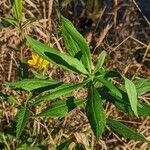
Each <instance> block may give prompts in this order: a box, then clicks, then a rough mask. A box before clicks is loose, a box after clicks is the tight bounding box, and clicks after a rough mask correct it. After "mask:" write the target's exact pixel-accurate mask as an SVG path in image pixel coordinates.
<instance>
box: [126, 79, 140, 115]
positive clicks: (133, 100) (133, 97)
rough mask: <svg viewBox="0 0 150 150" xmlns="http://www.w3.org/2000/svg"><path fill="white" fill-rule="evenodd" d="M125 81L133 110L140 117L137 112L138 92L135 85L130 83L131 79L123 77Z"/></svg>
mask: <svg viewBox="0 0 150 150" xmlns="http://www.w3.org/2000/svg"><path fill="white" fill-rule="evenodd" d="M123 78H124V80H125V89H126V92H127V95H128V97H129V101H130V105H131V108H132V110H133V112H134V114H135V115H136V116H137V117H138V112H137V106H138V99H137V91H136V87H135V85H134V83H133V82H132V81H130V80H129V79H127V78H125V77H123Z"/></svg>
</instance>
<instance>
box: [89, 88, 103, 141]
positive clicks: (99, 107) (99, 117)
mask: <svg viewBox="0 0 150 150" xmlns="http://www.w3.org/2000/svg"><path fill="white" fill-rule="evenodd" d="M86 113H87V117H88V120H89V123H90V125H91V128H92V130H93V132H94V134H95V136H96V138H97V140H98V139H99V138H100V137H101V136H102V133H103V132H104V129H105V124H106V116H105V111H104V108H103V103H102V99H101V97H100V95H99V93H98V91H97V90H96V89H95V88H94V87H93V86H91V87H90V88H89V93H88V100H87V105H86Z"/></svg>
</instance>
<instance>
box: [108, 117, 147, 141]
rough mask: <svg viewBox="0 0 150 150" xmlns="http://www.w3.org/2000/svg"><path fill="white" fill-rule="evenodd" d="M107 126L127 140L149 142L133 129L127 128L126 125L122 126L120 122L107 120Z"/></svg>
mask: <svg viewBox="0 0 150 150" xmlns="http://www.w3.org/2000/svg"><path fill="white" fill-rule="evenodd" d="M107 125H108V126H109V127H110V128H111V129H112V130H113V131H115V132H116V133H117V134H119V135H121V136H123V137H125V138H127V139H130V140H135V141H142V142H147V140H146V139H145V138H144V137H143V136H142V135H141V134H139V133H137V132H135V131H133V130H132V129H131V128H129V127H127V126H126V125H124V124H122V123H121V122H119V121H116V120H113V119H111V118H107Z"/></svg>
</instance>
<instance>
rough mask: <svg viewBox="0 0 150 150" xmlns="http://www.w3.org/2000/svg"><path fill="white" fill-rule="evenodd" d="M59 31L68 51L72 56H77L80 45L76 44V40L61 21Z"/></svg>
mask: <svg viewBox="0 0 150 150" xmlns="http://www.w3.org/2000/svg"><path fill="white" fill-rule="evenodd" d="M61 32H62V37H63V40H64V43H65V47H66V49H67V50H68V53H69V54H70V55H71V56H73V57H77V55H78V54H79V52H80V51H81V50H80V47H79V46H78V44H77V43H76V41H74V39H73V38H72V37H71V35H70V34H69V33H68V31H67V30H66V29H65V26H64V23H63V22H62V26H61Z"/></svg>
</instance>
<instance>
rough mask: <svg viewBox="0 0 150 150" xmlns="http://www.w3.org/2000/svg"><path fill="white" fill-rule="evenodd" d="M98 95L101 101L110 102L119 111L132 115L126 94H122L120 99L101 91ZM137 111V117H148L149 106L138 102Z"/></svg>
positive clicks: (149, 114)
mask: <svg viewBox="0 0 150 150" xmlns="http://www.w3.org/2000/svg"><path fill="white" fill-rule="evenodd" d="M100 95H101V96H102V99H104V100H108V101H110V102H111V103H113V104H114V105H115V106H116V107H117V108H118V109H120V110H121V111H123V112H125V113H127V114H129V115H134V113H133V111H132V109H131V105H130V102H129V98H128V96H127V94H126V93H124V94H122V95H123V96H122V98H119V97H118V96H116V95H114V94H113V93H111V92H110V93H108V92H107V93H105V92H103V91H100ZM137 109H138V115H139V116H150V105H148V104H145V103H143V102H139V103H138V108H137Z"/></svg>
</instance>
